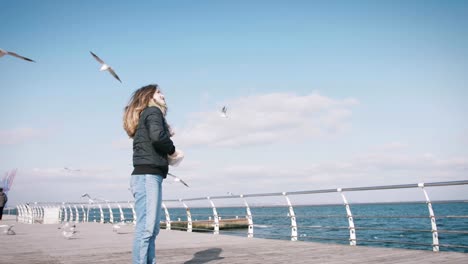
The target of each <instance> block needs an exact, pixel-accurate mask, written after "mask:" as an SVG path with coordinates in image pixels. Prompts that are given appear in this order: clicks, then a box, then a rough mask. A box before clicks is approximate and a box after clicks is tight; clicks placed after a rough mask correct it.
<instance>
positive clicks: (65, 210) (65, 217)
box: [62, 203, 68, 222]
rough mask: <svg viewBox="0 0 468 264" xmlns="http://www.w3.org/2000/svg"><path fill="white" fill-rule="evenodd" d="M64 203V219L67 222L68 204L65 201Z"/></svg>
mask: <svg viewBox="0 0 468 264" xmlns="http://www.w3.org/2000/svg"><path fill="white" fill-rule="evenodd" d="M62 205H63V221H64V222H67V221H68V212H67V206H66V205H65V203H62Z"/></svg>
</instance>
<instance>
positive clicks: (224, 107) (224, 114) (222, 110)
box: [221, 106, 228, 118]
mask: <svg viewBox="0 0 468 264" xmlns="http://www.w3.org/2000/svg"><path fill="white" fill-rule="evenodd" d="M221 117H224V118H227V117H228V116H227V107H226V106H223V108H222V109H221Z"/></svg>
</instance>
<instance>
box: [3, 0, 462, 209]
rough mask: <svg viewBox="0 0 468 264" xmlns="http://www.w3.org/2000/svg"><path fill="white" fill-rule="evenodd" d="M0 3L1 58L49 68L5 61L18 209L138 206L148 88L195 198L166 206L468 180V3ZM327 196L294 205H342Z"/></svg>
mask: <svg viewBox="0 0 468 264" xmlns="http://www.w3.org/2000/svg"><path fill="white" fill-rule="evenodd" d="M1 5H2V15H1V16H0V24H1V25H2V26H1V27H0V48H2V49H4V50H8V51H13V52H16V53H18V54H20V55H23V56H26V57H29V58H31V59H34V60H35V61H36V63H30V62H26V61H23V60H20V59H17V58H14V57H11V56H4V57H2V58H0V111H1V115H0V172H1V173H7V172H8V171H10V170H12V169H14V168H17V169H18V172H17V176H16V179H15V182H14V184H13V186H12V189H11V191H10V192H9V196H10V202H11V204H10V205H14V204H18V203H23V202H32V201H38V202H48V201H53V202H56V201H81V198H80V196H81V195H82V194H83V193H89V194H90V195H91V196H93V197H100V198H103V199H107V200H114V201H126V200H131V199H132V196H131V194H130V192H129V190H128V187H129V182H130V174H131V172H132V149H131V144H132V143H131V140H130V139H128V137H127V136H126V133H125V131H124V130H123V128H122V114H123V108H124V107H125V105H126V104H127V102H128V100H129V98H130V96H131V94H132V92H133V91H135V90H136V89H138V88H140V87H142V86H144V85H147V84H151V83H156V84H158V85H160V87H161V89H162V91H163V92H164V94H165V96H166V101H167V103H168V106H169V112H168V115H167V121H168V123H169V124H171V126H172V127H173V128H174V129H175V132H176V135H175V136H174V137H173V141H174V143H175V145H176V148H178V149H180V150H182V151H183V152H184V153H185V158H184V161H183V162H182V163H181V165H180V166H179V167H174V168H170V171H171V172H172V173H174V174H175V175H178V176H179V177H181V178H182V179H184V180H185V181H186V182H187V183H188V184H189V185H190V188H186V187H184V186H183V185H181V184H179V183H175V182H172V181H171V180H170V179H168V180H166V181H165V183H164V191H163V196H164V199H178V198H193V197H205V196H216V195H226V194H227V193H228V192H231V193H235V194H252V193H270V192H291V191H302V190H319V189H329V188H345V187H360V186H375V185H391V184H413V183H420V182H444V181H455V180H467V179H468V122H467V120H468V118H467V116H468V104H467V102H466V101H467V99H468V74H466V73H467V72H468V3H467V2H466V1H456V0H454V1H417V0H415V1H377V2H376V1H243V0H242V1H203V0H202V1H138V3H134V2H131V1H88V0H84V1H58V0H57V1H51V0H44V1H32V0H30V1H24V0H1ZM90 51H92V52H94V53H96V54H97V55H98V56H100V57H101V58H102V59H103V60H104V61H106V62H107V63H108V64H110V65H111V66H112V67H113V68H114V69H115V71H116V72H117V74H118V75H119V77H120V78H121V80H122V83H119V82H118V81H116V80H115V79H113V78H112V76H111V75H110V74H108V73H107V72H100V71H99V64H98V63H97V62H96V61H95V60H94V59H93V58H92V57H91V55H90V53H89V52H90ZM223 106H227V108H228V118H222V117H220V114H219V113H220V109H221V108H222V107H223ZM64 167H68V168H73V169H79V170H80V171H79V172H78V171H66V170H64ZM467 189H468V186H458V187H457V186H455V187H443V188H428V192H429V195H430V197H431V198H433V199H439V200H448V199H468V197H467V193H468V192H467ZM349 195H350V197H349V198H348V199H349V200H350V202H366V201H367V202H368V201H401V200H423V199H424V196H423V193H422V192H421V191H420V190H417V189H412V190H400V191H385V192H384V191H375V192H360V193H350V194H349ZM319 196H320V195H317V196H306V197H300V198H299V197H298V198H295V200H294V202H295V203H314V202H339V201H340V199H341V198H340V197H339V195H338V194H332V195H329V196H326V197H319ZM258 202H259V203H261V201H258Z"/></svg>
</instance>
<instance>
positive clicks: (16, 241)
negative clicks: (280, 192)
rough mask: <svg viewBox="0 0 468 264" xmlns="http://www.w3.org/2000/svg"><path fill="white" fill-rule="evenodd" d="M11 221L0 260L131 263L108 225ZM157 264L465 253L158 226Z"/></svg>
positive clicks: (461, 257) (443, 257)
mask: <svg viewBox="0 0 468 264" xmlns="http://www.w3.org/2000/svg"><path fill="white" fill-rule="evenodd" d="M2 224H9V225H10V224H14V225H15V228H14V230H15V231H16V235H5V234H0V263H2V264H12V263H21V264H29V263H31V264H32V263H34V264H45V263H54V264H58V263H109V264H110V263H112V264H116V263H131V245H132V238H133V234H132V233H127V234H117V233H114V232H112V225H111V224H98V223H80V224H78V225H77V230H78V231H79V234H78V236H77V237H76V238H74V239H69V240H67V239H65V238H64V237H63V236H62V235H61V232H60V230H59V229H58V227H59V225H42V224H34V225H28V224H20V223H17V222H16V221H15V218H14V216H4V220H3V221H1V222H0V225H2ZM156 247H157V249H156V251H157V257H158V264H169V263H170V264H176V263H177V264H180V263H185V264H195V263H210V264H214V263H230V264H231V263H252V264H253V263H268V264H270V263H314V264H315V263H468V254H464V253H455V252H439V253H434V252H431V251H420V250H405V249H391V248H375V247H359V246H357V247H351V246H345V245H332V244H321V243H313V242H291V241H281V240H269V239H258V238H253V239H249V238H246V237H245V238H244V237H234V236H227V235H212V234H202V233H187V232H181V231H166V230H161V232H160V235H159V237H158V239H157V242H156Z"/></svg>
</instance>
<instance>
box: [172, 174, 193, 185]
mask: <svg viewBox="0 0 468 264" xmlns="http://www.w3.org/2000/svg"><path fill="white" fill-rule="evenodd" d="M167 175H169V176H171V177H173V178H174V179H175V181H178V182H180V183H182V184H183V185H185V186H187V187H189V186H188V184H187V183H186V182H184V181H183V180H182V179H181V178H179V177H177V176H175V175H174V174H172V173H167ZM189 188H190V187H189Z"/></svg>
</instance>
